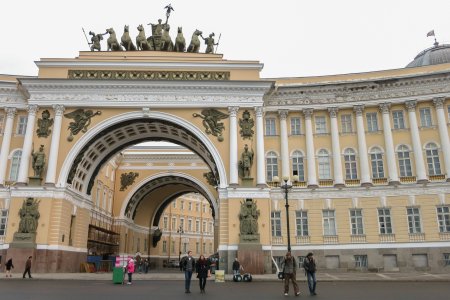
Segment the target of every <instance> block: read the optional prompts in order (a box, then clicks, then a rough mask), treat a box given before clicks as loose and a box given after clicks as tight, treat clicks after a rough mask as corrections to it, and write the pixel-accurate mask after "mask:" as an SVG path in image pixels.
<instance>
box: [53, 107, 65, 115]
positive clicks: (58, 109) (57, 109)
mask: <svg viewBox="0 0 450 300" xmlns="http://www.w3.org/2000/svg"><path fill="white" fill-rule="evenodd" d="M53 109H54V110H55V116H57V117H60V116H62V114H63V113H64V110H65V107H64V105H61V104H55V105H53Z"/></svg>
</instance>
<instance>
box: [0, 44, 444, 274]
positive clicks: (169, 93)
mask: <svg viewBox="0 0 450 300" xmlns="http://www.w3.org/2000/svg"><path fill="white" fill-rule="evenodd" d="M437 48H439V49H437ZM449 49H450V47H449V46H445V45H444V46H438V47H435V48H433V49H432V51H434V52H433V55H438V54H439V53H440V52H439V51H441V53H444V52H445V53H446V51H448V50H449ZM429 51H431V50H429ZM427 53H428V56H430V55H431V54H430V53H431V52H426V53H424V54H422V56H423V55H426V54H427ZM422 56H420V55H419V56H418V58H416V60H415V61H414V62H417V60H418V59H421V58H422ZM36 64H37V66H38V68H39V74H38V76H36V77H22V76H6V75H3V76H0V103H1V106H2V107H3V111H1V112H0V125H1V127H0V131H1V136H0V140H1V149H0V185H1V188H0V208H1V211H2V215H1V218H2V219H1V226H2V227H1V228H0V254H1V256H2V258H4V259H6V258H7V257H17V260H18V261H19V262H20V260H21V257H23V258H25V257H26V256H28V255H33V257H35V259H36V262H35V264H34V265H35V266H36V269H37V270H39V271H43V272H46V271H52V272H62V271H74V272H75V271H78V270H79V265H80V263H82V262H84V261H86V257H87V256H88V255H89V254H93V253H98V252H101V253H111V254H115V255H119V254H120V255H123V254H129V255H134V254H135V253H136V252H141V253H143V254H144V255H148V256H150V258H152V259H154V261H155V264H156V265H157V266H162V265H163V264H164V261H166V262H165V263H169V261H170V260H171V259H178V258H179V255H180V252H182V253H183V252H185V251H186V250H187V249H190V250H193V251H194V253H195V255H199V254H208V255H210V254H212V253H215V252H218V253H219V257H220V260H219V261H220V264H219V265H220V268H222V269H225V270H226V271H227V272H229V271H230V270H231V264H232V262H233V260H234V258H235V257H239V258H240V260H241V262H242V264H243V265H244V267H245V266H247V268H246V270H250V271H252V272H253V273H273V272H275V270H276V266H277V263H278V261H279V260H280V257H282V256H283V255H284V254H285V252H286V251H287V249H288V248H291V249H292V251H293V253H294V255H296V256H297V257H303V256H305V255H306V253H307V252H310V251H311V252H314V253H315V256H316V258H317V261H318V264H319V267H320V268H324V269H340V270H363V271H364V270H371V271H372V270H385V271H386V270H389V271H400V272H407V271H411V270H430V271H433V272H448V265H449V264H450V211H449V209H450V199H449V192H450V185H449V183H448V182H449V180H450V144H449V134H448V125H449V122H450V120H449V115H450V99H449V98H450V84H449V82H450V62H444V63H428V64H427V63H424V62H422V63H418V62H417V63H416V65H410V66H409V67H407V68H402V69H395V70H386V71H374V72H369V73H359V74H343V75H330V76H320V77H304V78H260V76H259V74H260V71H261V70H262V68H263V65H262V64H261V63H260V62H258V61H232V60H226V59H224V58H223V56H222V55H219V54H199V53H169V52H160V51H135V52H127V53H126V55H124V53H122V52H80V53H79V56H78V57H76V58H66V59H53V58H48V59H41V60H40V61H38V62H36ZM45 111H48V113H49V114H50V117H48V116H47V115H46V114H45ZM48 118H50V119H51V121H48ZM45 120H46V121H47V124H51V125H49V126H47V127H45V126H42V123H43V122H44V121H45ZM42 128H47V129H48V130H46V133H47V134H44V133H42ZM44 131H45V130H44ZM155 141H167V142H170V143H173V144H177V145H180V146H181V148H180V149H178V148H175V149H156V150H155V149H153V150H148V149H147V150H145V151H147V152H148V151H150V152H151V153H145V151H144V150H142V149H139V147H137V148H133V147H132V146H133V145H138V144H140V143H142V142H155ZM41 145H43V151H44V153H45V158H46V159H45V168H44V170H43V171H42V173H40V174H38V175H36V170H35V168H34V166H35V164H34V163H33V159H34V157H35V156H34V155H35V154H36V153H37V152H38V151H39V147H40V146H41ZM245 145H247V146H248V149H249V150H250V151H251V152H252V153H253V157H252V161H251V164H250V167H249V169H248V172H249V173H248V174H247V175H246V176H242V174H241V173H240V166H241V165H242V163H243V160H244V158H243V157H242V153H243V152H244V148H245ZM130 147H132V148H130ZM169 148H170V147H169ZM169 150H170V151H169ZM141 152H142V153H141ZM130 173H131V174H133V173H138V176H135V177H134V178H133V180H131V179H129V178H128V177H127V176H128V175H130ZM122 178H124V180H123V181H122ZM127 178H128V179H127ZM27 198H33V199H35V200H38V211H39V218H37V227H36V231H35V232H34V233H33V235H32V239H31V240H28V241H26V243H24V241H20V240H18V238H19V237H21V236H22V237H24V236H23V235H20V234H17V233H18V231H20V229H19V225H20V223H21V221H22V219H23V216H21V215H20V214H21V212H22V210H21V209H22V208H23V206H24V205H25V204H24V203H25V202H24V201H25V199H27ZM246 199H251V200H252V201H253V203H254V204H255V205H256V207H257V210H258V216H257V232H258V234H257V236H258V237H257V239H255V240H254V241H253V242H252V243H248V242H245V241H243V240H242V232H241V230H242V228H241V219H240V215H242V214H241V209H242V206H243V205H245V201H246ZM197 205H198V208H199V210H196V207H197ZM189 207H190V209H192V210H190V209H189ZM286 212H287V213H288V215H287V214H286ZM287 216H289V219H288V218H287ZM288 220H289V223H288V222H287V221H288ZM287 224H289V230H288V229H287V227H288V225H287ZM180 226H182V228H181V229H182V230H180Z"/></svg>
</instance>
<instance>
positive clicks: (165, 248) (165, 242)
mask: <svg viewBox="0 0 450 300" xmlns="http://www.w3.org/2000/svg"><path fill="white" fill-rule="evenodd" d="M162 252H163V253H166V252H167V241H163V243H162Z"/></svg>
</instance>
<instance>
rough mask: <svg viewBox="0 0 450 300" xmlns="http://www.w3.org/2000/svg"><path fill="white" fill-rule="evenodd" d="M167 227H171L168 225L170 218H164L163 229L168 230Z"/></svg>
mask: <svg viewBox="0 0 450 300" xmlns="http://www.w3.org/2000/svg"><path fill="white" fill-rule="evenodd" d="M167 225H169V224H168V218H167V217H164V218H163V229H164V230H167Z"/></svg>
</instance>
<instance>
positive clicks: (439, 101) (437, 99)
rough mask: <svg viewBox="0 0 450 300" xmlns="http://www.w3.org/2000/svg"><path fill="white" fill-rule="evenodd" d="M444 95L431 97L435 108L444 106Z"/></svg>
mask: <svg viewBox="0 0 450 300" xmlns="http://www.w3.org/2000/svg"><path fill="white" fill-rule="evenodd" d="M444 103H445V97H435V98H433V104H434V107H435V108H436V109H438V108H444Z"/></svg>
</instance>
